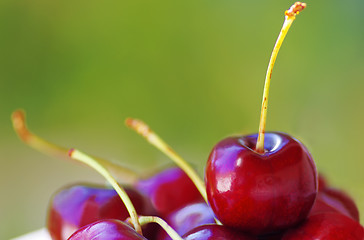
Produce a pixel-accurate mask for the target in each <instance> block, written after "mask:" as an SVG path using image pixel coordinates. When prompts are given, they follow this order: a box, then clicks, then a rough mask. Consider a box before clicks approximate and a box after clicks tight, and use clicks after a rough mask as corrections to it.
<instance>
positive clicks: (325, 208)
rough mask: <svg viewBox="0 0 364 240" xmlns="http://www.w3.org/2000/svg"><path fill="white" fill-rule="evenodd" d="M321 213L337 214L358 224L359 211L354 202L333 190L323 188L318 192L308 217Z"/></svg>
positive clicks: (344, 194)
mask: <svg viewBox="0 0 364 240" xmlns="http://www.w3.org/2000/svg"><path fill="white" fill-rule="evenodd" d="M322 212H339V213H341V214H344V215H345V216H348V217H350V218H352V219H354V220H355V221H357V222H359V210H358V207H357V206H356V204H355V202H354V200H353V199H351V197H350V196H349V195H347V194H346V193H345V192H343V191H341V190H338V189H335V188H325V189H322V190H320V191H319V192H318V195H317V199H316V203H315V204H314V207H313V208H312V211H311V213H310V215H313V214H317V213H322Z"/></svg>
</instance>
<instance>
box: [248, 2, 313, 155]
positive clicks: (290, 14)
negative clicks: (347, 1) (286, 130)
mask: <svg viewBox="0 0 364 240" xmlns="http://www.w3.org/2000/svg"><path fill="white" fill-rule="evenodd" d="M305 8H306V3H301V2H296V3H295V4H293V5H292V6H291V7H290V8H289V9H288V10H287V11H286V12H285V13H284V14H285V21H284V23H283V26H282V29H281V32H280V33H279V36H278V38H277V41H276V43H275V45H274V48H273V52H272V54H271V57H270V60H269V64H268V69H267V74H266V76H265V83H264V91H263V100H262V109H261V113H260V123H259V135H258V140H257V145H256V147H255V150H256V151H257V152H258V153H264V134H265V126H266V122H267V107H268V95H269V86H270V80H271V78H272V72H273V67H274V63H275V61H276V58H277V55H278V52H279V49H280V48H281V45H282V43H283V40H284V38H285V37H286V35H287V32H288V30H289V28H290V27H291V25H292V23H293V21H294V20H295V18H296V15H298V14H299V13H300V11H302V10H303V9H305Z"/></svg>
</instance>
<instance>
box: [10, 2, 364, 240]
mask: <svg viewBox="0 0 364 240" xmlns="http://www.w3.org/2000/svg"><path fill="white" fill-rule="evenodd" d="M305 6H306V5H305V4H304V3H300V2H297V3H295V4H294V5H293V6H292V7H291V8H290V9H289V10H287V11H286V14H285V15H286V22H285V24H284V27H283V29H282V31H281V34H280V37H279V38H278V40H277V43H276V47H275V50H276V53H275V56H276V54H277V53H278V50H277V48H278V49H279V47H280V44H281V43H282V41H283V38H284V36H285V34H286V33H287V31H288V28H289V26H290V24H291V23H292V21H293V20H294V18H295V16H296V15H297V14H298V13H299V11H301V10H303V9H304V7H305ZM285 25H286V28H285ZM287 26H288V28H287ZM281 35H283V36H281ZM273 52H275V51H273ZM273 55H274V54H272V56H273ZM275 56H273V57H272V59H273V60H271V63H270V67H273V64H274V61H275ZM271 72H272V70H271V68H268V72H267V79H268V82H269V80H270V76H271ZM266 82H267V81H266ZM268 88H269V84H268ZM267 96H268V95H267V94H266V95H264V96H263V104H262V105H263V106H262V116H263V117H261V124H260V130H259V133H258V134H253V135H247V136H233V137H228V138H226V139H224V140H222V141H220V142H219V143H218V144H217V145H216V146H215V147H214V148H213V150H212V152H211V153H210V156H209V158H208V161H207V164H206V169H205V179H204V182H203V181H202V180H201V181H200V180H199V179H198V176H197V175H196V173H195V172H194V170H191V168H190V167H189V166H188V164H187V163H186V162H184V161H183V160H181V158H180V157H179V156H178V155H177V154H176V153H175V152H174V151H173V150H172V149H171V148H170V147H169V146H168V145H166V144H165V143H164V142H163V140H161V139H160V138H159V137H158V136H157V135H156V134H155V133H154V132H152V131H151V130H150V129H149V127H148V126H147V125H145V124H144V123H142V122H141V121H138V120H133V119H129V120H128V121H127V125H128V126H129V127H131V128H133V129H134V130H136V131H137V132H138V133H140V134H141V135H143V136H144V137H145V138H146V139H147V140H148V141H149V142H150V143H152V144H153V145H155V146H156V147H157V148H159V149H161V150H162V151H163V152H164V153H166V154H167V155H168V156H170V157H171V158H172V159H173V160H174V161H175V162H176V163H177V165H178V166H179V167H174V168H168V169H164V170H162V171H160V172H158V173H156V174H155V175H153V176H151V177H145V178H141V177H136V176H134V177H133V178H132V179H133V180H131V181H129V183H128V184H126V185H125V184H124V186H123V187H121V188H122V189H125V192H126V194H127V196H128V197H124V196H123V195H120V193H119V192H117V191H115V190H114V189H112V188H108V187H106V186H90V185H87V184H81V185H74V186H69V187H66V188H64V189H62V190H60V191H59V192H58V193H56V194H55V195H54V197H53V198H52V200H51V202H50V206H49V213H48V220H47V228H48V231H49V233H50V235H51V237H52V239H53V240H66V239H68V240H79V239H85V240H86V239H92V240H96V239H97V240H124V239H129V240H141V239H149V240H168V239H173V240H181V239H185V240H208V239H210V240H213V239H219V240H224V239H227V240H233V239H236V240H254V239H255V240H279V239H281V240H291V239H303V240H305V239H307V240H339V239H340V240H343V239H345V240H364V228H363V226H361V225H360V223H359V212H358V208H357V206H356V205H355V203H354V201H353V200H352V199H351V198H350V197H349V196H348V195H347V194H345V193H344V192H343V191H341V190H338V189H335V188H332V187H331V186H329V185H328V184H327V182H326V180H325V179H324V178H323V177H322V176H321V175H319V174H318V172H317V170H316V166H315V162H314V161H313V159H312V157H311V155H310V153H309V152H308V150H307V149H306V147H305V146H304V145H303V144H302V143H301V142H299V141H298V140H297V139H295V138H293V137H291V136H289V135H287V134H285V133H281V132H267V133H266V132H265V119H266V117H265V114H266V109H267V105H266V104H267ZM13 123H14V127H15V130H16V131H17V133H18V134H19V136H20V137H21V139H22V140H24V141H25V142H26V143H27V144H29V145H31V146H33V147H34V148H36V149H38V150H40V151H42V152H46V153H49V154H51V155H65V156H66V155H67V151H66V150H65V149H62V148H60V147H58V146H55V145H53V144H51V143H49V142H46V141H45V140H43V139H41V138H39V137H37V136H36V135H34V134H32V133H31V132H30V131H29V130H28V129H27V128H26V125H25V118H24V114H23V112H22V111H16V112H14V114H13ZM73 154H74V150H72V151H70V152H69V153H68V155H69V156H70V157H71V158H72V159H74V160H79V159H78V157H76V156H74V155H73ZM81 158H82V157H80V159H81ZM83 162H87V161H83ZM95 162H98V163H100V165H102V166H105V169H106V170H107V172H108V171H110V170H120V169H122V167H116V166H114V165H112V164H111V163H108V162H107V161H104V160H102V161H101V160H99V161H97V160H95ZM87 164H88V165H92V164H89V163H87ZM94 168H95V167H94ZM102 171H103V170H102ZM122 171H123V170H121V172H122ZM121 175H122V174H121ZM121 178H122V176H121ZM126 198H128V199H129V200H130V201H131V204H129V203H128V201H129V200H125V199H126ZM130 205H132V209H133V208H134V209H135V211H136V213H135V215H136V216H139V217H137V218H136V219H134V218H133V214H131V213H133V211H134V210H130V209H129V207H130ZM143 216H146V217H143ZM148 216H152V217H148ZM154 216H157V217H158V218H157V217H154ZM153 219H159V220H156V221H153ZM162 219H163V220H164V221H163V220H162ZM135 221H136V222H138V221H139V223H138V224H140V225H142V229H141V230H140V229H138V228H137V227H135V225H134V224H135ZM156 223H158V224H160V225H161V226H162V228H161V226H158V225H157V224H156Z"/></svg>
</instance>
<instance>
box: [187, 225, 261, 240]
mask: <svg viewBox="0 0 364 240" xmlns="http://www.w3.org/2000/svg"><path fill="white" fill-rule="evenodd" d="M182 237H183V239H184V240H233V239H234V240H257V238H255V237H252V236H249V235H247V234H245V233H242V232H239V231H236V230H234V229H232V228H228V227H226V226H222V225H216V224H207V225H201V226H199V227H196V228H194V229H192V230H191V231H190V232H188V233H186V234H185V235H183V236H182Z"/></svg>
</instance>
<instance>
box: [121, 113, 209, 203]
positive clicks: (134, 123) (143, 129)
mask: <svg viewBox="0 0 364 240" xmlns="http://www.w3.org/2000/svg"><path fill="white" fill-rule="evenodd" d="M125 124H126V125H127V126H128V127H130V128H131V129H133V130H134V131H136V132H137V133H139V135H141V136H143V137H144V138H145V139H146V140H147V141H148V142H149V143H150V144H152V145H153V146H154V147H156V148H157V149H159V150H160V151H161V152H163V153H164V154H165V155H167V156H168V157H169V158H170V159H172V160H173V161H174V162H175V163H176V164H177V166H179V167H180V168H181V169H182V170H183V171H184V172H185V173H186V174H187V175H188V177H189V178H190V179H191V180H192V182H193V183H194V184H195V185H196V187H197V189H198V191H199V192H200V193H201V195H202V197H203V198H204V200H205V201H206V202H207V195H206V187H205V184H204V182H203V181H202V179H201V178H200V176H199V175H198V174H197V172H196V171H195V170H194V169H193V168H192V167H191V166H190V165H189V164H188V163H187V162H186V161H185V160H184V159H183V158H182V157H181V156H179V155H178V154H177V153H176V152H175V151H174V150H173V149H172V148H171V147H170V146H169V145H168V144H167V143H166V142H164V141H163V140H162V139H161V138H160V137H159V136H158V135H157V134H156V133H155V132H153V131H152V130H151V129H150V128H149V126H148V125H147V124H145V123H144V122H142V121H141V120H138V119H133V118H128V119H126V121H125Z"/></svg>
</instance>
